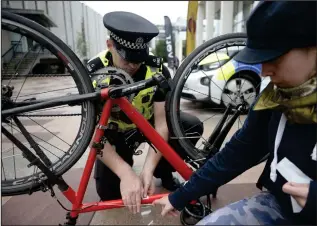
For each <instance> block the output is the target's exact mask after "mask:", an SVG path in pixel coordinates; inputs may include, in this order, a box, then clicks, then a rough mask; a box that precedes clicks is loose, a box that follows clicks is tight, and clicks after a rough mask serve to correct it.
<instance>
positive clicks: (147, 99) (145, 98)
mask: <svg viewBox="0 0 317 226" xmlns="http://www.w3.org/2000/svg"><path fill="white" fill-rule="evenodd" d="M106 54H107V50H106V51H103V52H101V53H99V54H98V57H99V59H100V60H101V61H102V63H103V65H104V67H107V66H108V64H109V60H108V59H107V58H106ZM146 68H147V70H146V74H145V79H150V78H152V77H153V76H154V75H155V74H156V73H160V71H161V69H160V68H155V67H150V66H146ZM98 83H101V84H102V83H106V84H109V83H110V77H106V78H105V79H104V80H102V81H98ZM93 86H94V88H96V86H97V81H96V80H93ZM154 93H155V88H154V87H150V88H147V89H144V90H141V91H140V92H139V93H138V94H137V95H136V96H135V97H134V98H133V100H132V105H133V106H134V108H136V110H138V112H140V113H141V114H142V115H143V116H144V118H146V119H147V120H149V119H150V118H151V117H152V116H153V113H154V106H153V95H154ZM122 114H124V113H122V112H121V111H120V112H112V113H111V115H110V118H109V121H108V123H110V122H112V123H115V124H117V126H118V129H119V131H126V130H130V129H134V128H136V125H135V124H133V123H132V122H131V121H130V120H127V119H126V120H122V116H123V115H122ZM125 118H127V117H125ZM128 121H129V122H128Z"/></svg>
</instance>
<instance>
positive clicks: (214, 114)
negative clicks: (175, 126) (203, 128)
mask: <svg viewBox="0 0 317 226" xmlns="http://www.w3.org/2000/svg"><path fill="white" fill-rule="evenodd" d="M215 115H217V114H214V115H212V116H211V117H209V118H207V119H205V120H203V121H201V122H200V123H202V122H205V121H207V120H209V119H211V118H212V117H214V116H215ZM200 123H198V124H196V125H194V126H192V127H190V128H189V129H187V130H185V131H184V132H185V133H186V132H187V131H188V130H190V129H192V128H194V127H195V126H197V125H199V124H200Z"/></svg>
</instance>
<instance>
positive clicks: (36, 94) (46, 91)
mask: <svg viewBox="0 0 317 226" xmlns="http://www.w3.org/2000/svg"><path fill="white" fill-rule="evenodd" d="M74 88H76V86H74V87H69V88H61V89H55V90H49V91H45V92H41V93H32V94H26V95H23V96H20V98H21V97H27V96H32V95H38V94H43V93H50V92H55V91H61V90H66V89H74ZM14 97H15V96H14ZM14 97H12V98H14Z"/></svg>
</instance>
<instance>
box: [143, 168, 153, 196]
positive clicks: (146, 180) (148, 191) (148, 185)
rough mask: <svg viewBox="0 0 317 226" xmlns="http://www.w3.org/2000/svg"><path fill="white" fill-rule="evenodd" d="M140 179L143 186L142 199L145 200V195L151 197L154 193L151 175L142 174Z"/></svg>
mask: <svg viewBox="0 0 317 226" xmlns="http://www.w3.org/2000/svg"><path fill="white" fill-rule="evenodd" d="M140 178H141V182H142V184H143V197H144V198H145V197H146V196H147V195H153V194H154V192H155V184H154V180H153V174H151V173H148V172H142V173H141V174H140Z"/></svg>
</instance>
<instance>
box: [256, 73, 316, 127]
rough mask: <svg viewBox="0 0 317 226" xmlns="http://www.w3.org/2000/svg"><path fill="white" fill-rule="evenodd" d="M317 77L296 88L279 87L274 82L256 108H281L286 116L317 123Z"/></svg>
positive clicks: (266, 89) (295, 120) (289, 118)
mask: <svg viewBox="0 0 317 226" xmlns="http://www.w3.org/2000/svg"><path fill="white" fill-rule="evenodd" d="M316 86H317V78H316V76H313V77H312V78H311V79H309V80H308V81H307V82H305V83H304V84H302V85H300V86H298V87H295V88H287V89H282V88H277V87H274V85H273V84H272V83H270V84H268V86H267V87H266V88H265V89H264V90H263V92H262V93H261V94H260V95H261V96H260V97H259V99H258V102H257V103H256V104H255V106H254V110H255V111H257V110H263V109H273V110H281V111H282V112H283V113H284V114H285V116H286V118H287V119H288V120H289V121H291V122H293V123H299V124H307V123H317V114H316V107H317V87H316Z"/></svg>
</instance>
